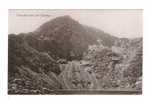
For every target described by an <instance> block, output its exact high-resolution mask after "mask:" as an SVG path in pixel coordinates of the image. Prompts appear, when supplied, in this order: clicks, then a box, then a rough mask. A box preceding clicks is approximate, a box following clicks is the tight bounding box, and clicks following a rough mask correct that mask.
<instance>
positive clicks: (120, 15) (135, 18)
mask: <svg viewBox="0 0 148 100" xmlns="http://www.w3.org/2000/svg"><path fill="white" fill-rule="evenodd" d="M64 15H70V16H71V17H72V18H73V19H75V20H76V21H78V22H79V23H81V24H84V25H88V26H92V27H95V28H98V29H101V30H103V31H105V32H107V33H109V34H111V35H114V36H117V37H122V38H136V37H142V34H143V30H142V29H143V27H142V25H143V19H142V18H143V16H142V10H141V9H135V10H121V9H120V10H113V9H110V10H107V9H106V10H103V9H94V10H78V9H77V10H39V9H38V10H37V9H36V10H15V9H10V10H9V28H8V29H9V30H8V31H9V34H10V33H14V34H19V33H28V32H32V31H34V30H36V29H37V28H38V27H39V26H40V25H42V24H43V23H45V22H47V21H50V20H52V19H54V18H56V17H59V16H64Z"/></svg>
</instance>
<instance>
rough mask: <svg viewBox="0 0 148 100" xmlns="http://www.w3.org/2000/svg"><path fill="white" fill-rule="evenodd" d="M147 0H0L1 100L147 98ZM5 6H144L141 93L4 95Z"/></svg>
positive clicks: (24, 7) (121, 7)
mask: <svg viewBox="0 0 148 100" xmlns="http://www.w3.org/2000/svg"><path fill="white" fill-rule="evenodd" d="M146 1H147V0H3V1H2V0H1V1H0V99H1V100H7V99H10V100H28V99H36V100H41V99H44V100H47V99H54V100H55V99H57V100H58V99H70V100H71V99H72V100H76V99H81V100H83V99H85V100H93V99H102V100H110V99H118V100H119V99H120V100H126V99H127V100H128V99H131V100H132V99H134V100H142V99H147V93H148V90H147V89H148V88H147V87H148V78H147V77H148V75H147V74H148V72H147V71H148V64H147V63H146V62H147V59H148V58H147V57H148V48H147V43H148V39H147V35H148V30H147V29H148V28H147V26H148V23H147V22H148V20H147V18H148V9H147V4H148V3H147V2H146ZM8 9H144V12H143V13H144V14H143V15H144V21H143V22H144V27H143V28H144V31H143V32H144V33H143V37H144V64H143V65H144V66H143V67H144V68H143V69H144V70H143V73H144V75H143V79H144V80H143V95H138V96H135V95H132V96H125V95H122V96H120V95H95V96H87V95H84V96H81V95H78V96H76V95H75V96H69V95H66V96H57V95H55V96H54V95H43V96H39V95H36V96H23V95H21V96H9V95H7V58H8V54H7V51H8V45H7V44H8V41H7V36H8Z"/></svg>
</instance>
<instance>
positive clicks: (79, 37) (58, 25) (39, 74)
mask: <svg viewBox="0 0 148 100" xmlns="http://www.w3.org/2000/svg"><path fill="white" fill-rule="evenodd" d="M141 77H142V38H136V39H128V38H118V37H114V36H111V35H109V34H108V33H105V32H104V31H102V30H100V29H96V28H94V27H90V26H86V25H82V24H80V23H79V22H78V21H76V20H74V19H72V18H71V17H70V16H61V17H57V18H55V19H52V20H50V21H48V22H46V23H44V24H42V25H41V26H39V28H37V29H36V30H35V31H33V32H29V33H20V34H18V35H16V34H9V36H8V93H9V94H50V93H52V94H53V93H55V94H58V93H59V92H58V91H57V90H65V89H74V90H91V89H117V88H118V89H126V88H127V87H128V88H129V87H130V89H135V88H136V89H138V90H141V89H142V88H141V87H142V86H141V83H142V79H141ZM127 84H128V85H127ZM60 93H61V92H60Z"/></svg>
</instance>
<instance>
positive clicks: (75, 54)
mask: <svg viewBox="0 0 148 100" xmlns="http://www.w3.org/2000/svg"><path fill="white" fill-rule="evenodd" d="M26 39H27V42H28V44H29V45H31V47H33V48H35V49H36V50H38V51H42V52H51V53H52V54H53V55H55V56H56V59H57V57H59V58H64V59H68V60H73V59H81V58H82V56H83V52H84V51H85V50H86V49H87V48H88V45H92V44H96V43H97V40H98V39H101V40H102V43H103V44H104V45H108V46H111V45H112V44H113V43H114V40H115V39H116V38H115V37H113V36H111V35H109V34H107V33H104V32H103V31H101V30H99V29H95V28H92V27H88V26H85V25H82V24H80V23H79V22H77V21H75V20H73V19H72V18H71V17H70V16H62V17H57V18H55V19H53V20H51V21H48V22H46V23H44V24H43V25H41V26H40V27H39V28H38V29H37V30H35V31H34V32H33V33H32V34H28V36H27V38H26Z"/></svg>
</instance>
